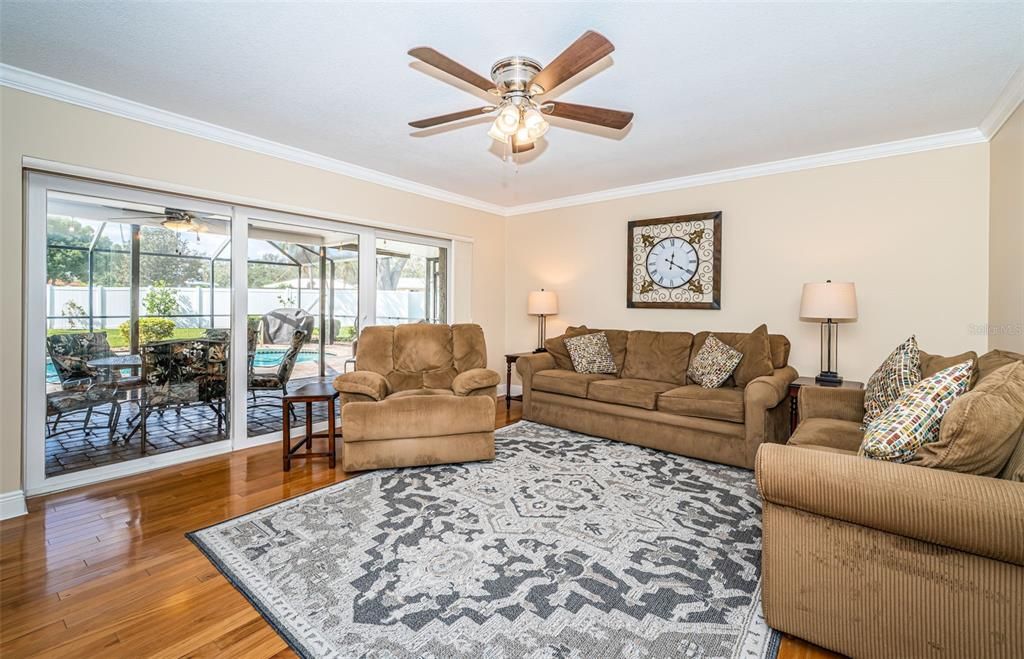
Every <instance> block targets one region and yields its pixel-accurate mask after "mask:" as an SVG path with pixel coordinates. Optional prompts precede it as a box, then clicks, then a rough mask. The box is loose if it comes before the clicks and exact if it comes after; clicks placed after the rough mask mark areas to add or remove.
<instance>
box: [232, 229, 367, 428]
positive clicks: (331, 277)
mask: <svg viewBox="0 0 1024 659" xmlns="http://www.w3.org/2000/svg"><path fill="white" fill-rule="evenodd" d="M279 219H293V220H294V221H295V222H296V224H290V223H285V222H281V221H278V222H270V221H266V220H263V219H255V220H251V221H250V222H249V233H248V235H249V238H248V260H247V264H246V265H247V278H248V291H247V295H246V302H247V314H248V315H247V322H248V344H249V353H250V357H249V368H248V374H247V376H248V380H249V387H248V389H249V392H248V393H249V395H248V415H247V419H246V422H247V425H248V434H249V436H250V437H256V436H263V435H266V434H268V433H277V432H280V430H281V426H282V419H281V395H282V394H284V392H286V391H289V390H292V389H295V388H296V387H299V386H302V385H303V384H305V383H308V382H317V381H326V380H332V379H333V378H335V377H336V376H338V375H339V374H341V373H343V372H344V371H345V367H346V364H350V363H351V362H352V357H353V345H354V341H355V339H356V336H357V334H358V327H359V325H360V314H359V241H360V236H359V234H358V233H357V232H353V231H338V230H333V229H327V228H320V229H317V228H312V227H310V226H308V225H307V224H305V223H304V224H303V225H301V226H300V225H298V224H297V223H298V222H299V221H301V220H300V219H299V218H279ZM317 411H318V412H322V410H319V409H318V410H317ZM303 414H304V411H303V410H301V409H300V410H297V411H296V419H295V420H296V422H299V423H301V422H303V421H304V419H303V418H301V417H302V416H303ZM315 420H317V421H319V420H320V419H315Z"/></svg>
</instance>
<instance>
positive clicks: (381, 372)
mask: <svg viewBox="0 0 1024 659" xmlns="http://www.w3.org/2000/svg"><path fill="white" fill-rule="evenodd" d="M486 366H487V346H486V344H485V342H484V333H483V330H482V329H480V326H479V325H475V324H462V325H429V324H416V325H398V326H394V327H392V326H378V327H367V328H366V329H364V330H363V332H362V334H360V336H359V343H358V346H357V349H356V370H355V371H353V372H351V373H345V374H343V375H339V376H338V377H337V378H336V379H335V380H334V386H335V388H336V389H337V390H338V391H340V392H341V418H342V430H343V437H342V441H343V447H342V453H341V464H342V468H343V469H344V470H345V471H361V470H365V469H383V468H392V467H412V466H419V465H433V464H444V463H450V462H472V461H474V460H493V459H494V408H495V398H496V396H497V385H498V382H499V380H500V378H499V376H498V374H497V373H495V372H494V371H491V370H489V369H487V368H486Z"/></svg>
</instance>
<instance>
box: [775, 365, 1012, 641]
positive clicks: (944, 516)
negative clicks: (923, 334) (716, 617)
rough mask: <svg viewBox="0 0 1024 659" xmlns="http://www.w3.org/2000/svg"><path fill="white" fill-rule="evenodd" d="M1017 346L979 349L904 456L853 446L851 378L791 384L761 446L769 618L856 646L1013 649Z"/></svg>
mask: <svg viewBox="0 0 1024 659" xmlns="http://www.w3.org/2000/svg"><path fill="white" fill-rule="evenodd" d="M967 356H973V353H972V354H971V355H958V356H957V357H955V358H937V357H933V356H931V355H927V356H923V357H922V367H923V368H922V370H923V371H924V373H925V375H930V374H931V373H930V372H929V371H931V372H937V371H938V370H940V368H941V367H945V366H950V365H952V364H953V363H958V362H960V361H963V359H964V357H967ZM1022 357H1024V356H1021V355H1015V354H1014V353H1006V352H1001V351H993V352H992V353H989V354H988V355H984V356H982V357H981V359H980V360H978V362H977V370H976V375H977V376H978V379H977V381H976V384H974V385H973V387H972V388H971V390H970V391H969V392H968V393H967V394H964V395H963V396H962V397H961V398H959V399H958V400H957V401H956V402H954V404H953V406H952V407H951V408H950V410H949V411H948V412H947V413H946V415H945V417H943V420H942V427H941V430H940V435H939V439H938V441H937V442H935V444H932V445H926V448H928V447H937V448H930V449H928V450H927V451H926V450H925V449H921V450H919V451H918V453H917V455H915V458H914V460H912V461H911V462H910V463H908V464H896V463H890V462H882V461H877V460H869V459H867V458H864V457H859V456H858V455H857V450H858V448H859V446H860V443H861V440H862V438H863V431H862V430H861V420H862V419H863V417H864V392H863V390H854V389H829V388H825V387H805V388H804V389H803V390H802V391H801V393H800V400H799V405H800V418H801V421H800V425H799V426H798V427H797V429H796V431H795V432H794V433H793V436H792V438H791V439H790V441H789V444H788V445H786V446H763V447H761V449H760V451H759V452H758V454H757V465H756V470H755V471H756V478H757V484H758V489H759V490H760V492H761V496H762V498H763V500H764V510H763V527H764V538H763V543H764V549H763V554H762V574H763V579H764V581H763V591H762V603H763V609H764V614H765V618H766V620H767V622H768V624H769V626H771V627H772V628H774V629H778V630H780V631H783V632H786V633H789V634H793V635H794V636H798V637H800V638H803V639H806V640H808V641H811V642H812V643H815V644H817V645H821V646H823V647H826V648H829V649H831V650H834V651H836V652H840V653H842V654H845V655H849V656H853V657H950V658H952V657H957V658H959V657H991V658H993V659H995V658H1000V657H1005V658H1007V659H1009V658H1010V657H1024V439H1022V430H1024V364H1021V363H1020V362H1019V361H1017V365H1016V366H1009V368H1002V367H1003V366H1007V365H1010V364H1012V363H1013V362H1014V361H1016V360H1019V359H1021V358H1022ZM933 359H939V360H942V361H941V362H937V363H935V364H934V365H932V366H931V367H929V365H928V362H930V361H931V360H933ZM960 442H964V444H961V443H960ZM972 444H973V447H972V446H971V445H972ZM928 462H931V463H933V464H935V465H937V466H917V465H919V464H926V463H928ZM938 466H941V468H938Z"/></svg>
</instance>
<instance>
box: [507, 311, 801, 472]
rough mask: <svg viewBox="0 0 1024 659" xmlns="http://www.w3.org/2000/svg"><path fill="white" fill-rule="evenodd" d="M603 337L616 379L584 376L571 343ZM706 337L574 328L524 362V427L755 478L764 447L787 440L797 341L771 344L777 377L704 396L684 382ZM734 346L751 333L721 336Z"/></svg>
mask: <svg viewBox="0 0 1024 659" xmlns="http://www.w3.org/2000/svg"><path fill="white" fill-rule="evenodd" d="M595 331H603V332H605V334H606V335H607V337H608V344H609V347H610V348H611V351H612V356H613V358H614V360H615V366H616V369H617V373H616V374H614V375H592V374H583V373H577V372H576V371H574V370H573V368H572V362H571V360H570V359H569V356H568V352H567V351H566V349H565V346H564V338H565V337H566V336H574V335H578V334H585V333H588V332H595ZM708 334H709V333H708V332H699V333H697V334H691V333H689V332H651V331H645V330H632V331H627V330H595V329H590V328H585V327H579V328H577V327H571V328H569V329H568V330H567V332H566V334H565V335H563V336H560V337H555V338H553V339H549V340H548V341H547V342H546V344H545V346H546V347H547V349H548V352H542V353H537V354H534V355H530V356H527V357H520V358H519V359H518V360H517V362H516V370H517V371H518V372H519V376H520V378H521V379H522V381H523V418H524V419H527V420H530V421H536V422H538V423H544V424H547V425H551V426H558V427H560V428H567V429H569V430H575V431H578V432H583V433H587V434H589V435H596V436H598V437H606V438H609V439H616V440H619V441H623V442H629V443H631V444H639V445H641V446H647V447H650V448H656V449H659V450H662V451H668V452H671V453H678V454H681V455H687V456H691V457H695V458H700V459H703V460H711V461H714V462H720V463H724V464H730V465H737V466H740V467H746V468H747V469H751V468H753V466H754V455H755V453H756V452H757V447H758V446H759V445H760V444H761V443H762V442H784V441H786V438H787V437H789V404H788V396H789V384H790V383H791V382H792V381H793V380H795V379H796V377H797V373H796V370H794V369H793V368H792V367H790V366H788V360H789V347H790V346H789V341H788V340H787V339H786V337H784V336H781V335H775V334H773V335H769V345H770V351H771V355H770V358H771V362H772V367H774V372H773V373H772V374H771V375H765V376H762V377H757V378H755V379H753V380H752V381H750V382H749V383H748V384H747V385H746V386H745V387H738V386H736V383H735V381H734V379H733V378H730V379H729V380H727V381H726V383H725V385H724V386H723V387H721V388H718V389H704V388H703V387H701V386H700V385H697V384H693V383H692V382H690V381H689V380H688V378H687V376H686V371H687V367H688V366H689V362H690V359H691V356H692V355H695V354H696V353H697V351H698V350H700V348H701V347H702V346H703V345H704V341H705V340H706V339H707V337H708ZM714 334H715V336H716V337H718V338H719V339H720V340H722V341H723V342H725V343H727V344H729V345H733V346H735V345H736V344H738V343H739V342H740V341H742V340H743V339H744V337H746V336H747V335H746V334H742V333H732V332H715V333H714Z"/></svg>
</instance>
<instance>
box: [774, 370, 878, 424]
mask: <svg viewBox="0 0 1024 659" xmlns="http://www.w3.org/2000/svg"><path fill="white" fill-rule="evenodd" d="M820 386H823V385H820V384H817V383H815V382H814V378H797V379H795V380H793V381H792V382H790V383H789V400H790V408H789V431H790V432H793V431H794V430H796V426H797V424H798V423H800V408H799V407H798V400H799V397H800V390H801V389H803V388H804V387H820ZM827 388H828V389H863V388H864V383H863V382H857V381H856V380H843V383H842V384H841V385H839V386H838V387H827Z"/></svg>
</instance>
